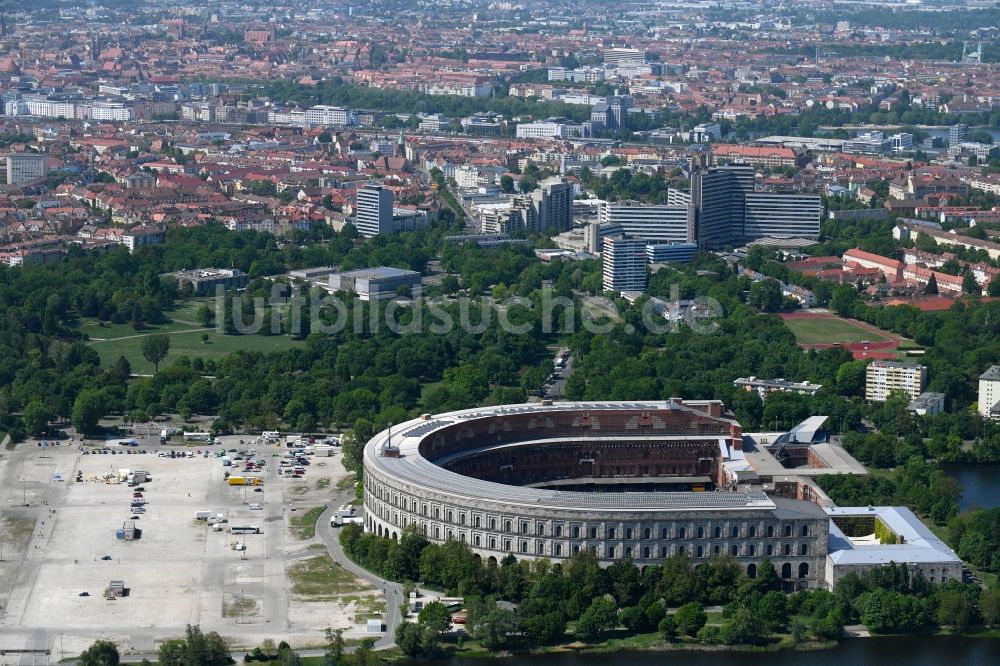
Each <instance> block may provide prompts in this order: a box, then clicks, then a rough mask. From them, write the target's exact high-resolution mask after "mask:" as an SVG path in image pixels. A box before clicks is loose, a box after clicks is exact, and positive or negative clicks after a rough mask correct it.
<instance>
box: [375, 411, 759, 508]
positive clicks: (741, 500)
mask: <svg viewBox="0 0 1000 666" xmlns="http://www.w3.org/2000/svg"><path fill="white" fill-rule="evenodd" d="M698 404H699V403H697V402H695V403H686V404H682V403H679V402H674V401H647V402H565V403H555V404H552V405H543V404H538V403H528V404H520V405H503V406H499V407H490V408H478V409H468V410H463V411H457V412H448V413H445V414H438V415H435V416H433V417H430V418H427V417H422V418H418V419H413V420H411V421H407V422H405V423H401V424H399V425H396V426H393V427H392V428H390V429H389V430H383V431H382V432H380V433H378V434H377V435H375V437H373V438H372V439H371V440H370V441H369V442H368V443H367V444H366V445H365V450H364V461H365V467H366V468H372V469H375V470H378V471H380V472H382V473H383V474H385V475H388V476H390V477H393V478H395V479H397V480H399V481H401V482H403V483H404V484H407V485H410V486H414V487H416V488H423V489H425V490H427V491H431V492H436V493H439V494H441V495H445V496H450V497H452V498H460V499H469V500H477V501H495V502H499V503H503V504H508V505H512V506H521V507H533V508H548V509H558V510H579V511H585V510H592V509H601V510H605V511H624V512H645V511H648V512H656V511H719V510H733V509H749V508H758V509H765V510H767V509H774V508H775V504H774V502H772V501H771V499H770V498H768V497H767V495H765V494H764V492H763V491H761V490H756V489H754V490H746V491H738V492H721V491H715V492H673V491H669V492H638V491H637V492H614V493H588V492H579V491H565V490H547V489H540V488H530V487H524V486H511V485H506V484H502V483H495V482H492V481H483V480H480V479H475V478H472V477H468V476H464V475H462V474H458V473H456V472H451V471H449V470H446V469H444V468H443V467H440V466H438V465H437V464H435V463H434V462H431V461H430V460H428V459H427V458H425V457H424V456H423V455H422V454H421V453H420V443H421V442H422V441H423V440H424V439H425V438H427V437H428V436H429V435H431V434H432V433H434V432H437V431H438V430H440V429H442V428H444V427H446V426H451V425H456V424H460V423H463V422H470V421H473V420H477V419H486V418H494V417H497V416H503V415H506V414H525V413H539V414H541V413H546V412H561V413H567V412H583V411H587V412H593V411H597V410H602V409H615V410H623V409H624V410H635V411H637V412H642V411H652V410H658V411H659V410H681V411H686V412H690V413H692V414H699V415H704V412H701V411H700V410H697V409H695V408H694V407H693V406H692V405H698ZM702 404H704V403H702ZM722 420H727V419H722ZM390 430H391V433H390ZM664 437H665V438H666V437H669V435H665V436H664ZM538 439H544V437H539V438H538ZM718 439H719V441H720V443H722V445H724V441H725V439H726V438H725V437H724V436H722V435H719V436H718ZM390 447H391V449H393V450H395V451H398V453H399V457H395V456H386V455H383V454H384V451H385V450H386V449H387V448H390Z"/></svg>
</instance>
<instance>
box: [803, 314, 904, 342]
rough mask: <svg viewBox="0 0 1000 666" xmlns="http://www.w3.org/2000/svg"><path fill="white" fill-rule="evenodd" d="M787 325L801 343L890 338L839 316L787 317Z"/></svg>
mask: <svg viewBox="0 0 1000 666" xmlns="http://www.w3.org/2000/svg"><path fill="white" fill-rule="evenodd" d="M784 321H785V326H787V327H788V328H790V329H791V331H792V333H794V334H795V340H796V342H798V343H799V344H800V345H825V344H834V343H838V342H839V343H850V342H863V341H865V340H867V341H869V342H884V341H886V340H887V339H888V338H886V337H884V336H882V335H879V334H878V333H874V332H872V331H869V330H867V329H864V328H861V327H860V326H855V325H854V324H852V323H851V322H849V321H845V320H843V319H839V318H837V317H816V318H803V319H785V320H784Z"/></svg>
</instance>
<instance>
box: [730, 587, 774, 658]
mask: <svg viewBox="0 0 1000 666" xmlns="http://www.w3.org/2000/svg"><path fill="white" fill-rule="evenodd" d="M775 594H780V592H776V593H775ZM768 633H769V632H768V630H767V623H765V622H764V620H763V619H762V618H761V617H760V616H759V615H757V614H756V613H754V612H753V611H751V610H750V609H748V608H738V609H736V611H734V612H733V614H732V615H730V616H729V619H727V620H726V621H725V622H724V623H723V625H722V628H721V629H719V639H720V640H721V641H722V642H723V643H725V644H727V645H737V644H741V645H756V644H760V643H763V642H764V641H765V640H766V639H767V636H768Z"/></svg>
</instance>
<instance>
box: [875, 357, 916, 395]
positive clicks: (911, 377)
mask: <svg viewBox="0 0 1000 666" xmlns="http://www.w3.org/2000/svg"><path fill="white" fill-rule="evenodd" d="M926 384H927V367H926V366H923V365H918V364H916V363H902V362H899V361H881V360H880V361H874V362H872V363H870V364H869V365H868V368H867V370H866V371H865V399H866V400H871V401H873V402H885V401H886V400H887V399H888V398H889V395H890V394H891V393H892V392H893V391H903V392H904V393H906V394H907V395H909V396H910V399H915V398H917V397H918V396H919V395H920V394H921V393H923V391H924V386H925V385H926Z"/></svg>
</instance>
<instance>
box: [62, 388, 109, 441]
mask: <svg viewBox="0 0 1000 666" xmlns="http://www.w3.org/2000/svg"><path fill="white" fill-rule="evenodd" d="M102 416H104V396H103V395H102V394H101V392H100V391H98V390H97V389H92V388H91V389H84V390H82V391H80V393H79V394H78V395H77V396H76V400H75V401H73V413H72V415H71V417H70V420H71V421H72V422H73V427H74V428H76V430H77V432H79V433H81V434H83V435H92V434H94V433H95V432H96V431H97V423H98V421H100V420H101V417H102Z"/></svg>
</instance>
